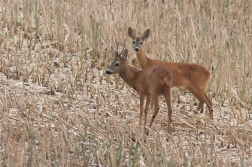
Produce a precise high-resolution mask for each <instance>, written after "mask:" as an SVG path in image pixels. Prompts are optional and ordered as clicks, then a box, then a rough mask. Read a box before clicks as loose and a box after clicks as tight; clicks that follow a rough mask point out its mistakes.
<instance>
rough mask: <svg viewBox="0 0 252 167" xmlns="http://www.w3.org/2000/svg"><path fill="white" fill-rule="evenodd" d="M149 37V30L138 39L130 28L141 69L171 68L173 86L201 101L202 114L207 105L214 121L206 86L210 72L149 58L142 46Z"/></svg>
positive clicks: (191, 66)
mask: <svg viewBox="0 0 252 167" xmlns="http://www.w3.org/2000/svg"><path fill="white" fill-rule="evenodd" d="M149 35H150V30H149V29H147V30H146V31H145V32H144V33H143V35H142V36H141V37H137V36H136V31H135V29H134V30H133V29H132V28H130V27H129V28H128V36H129V37H130V38H132V40H133V45H134V50H135V51H136V55H137V59H138V62H139V65H140V67H141V68H142V69H148V68H151V67H154V66H157V65H163V66H166V67H169V68H170V70H171V72H172V75H173V82H172V86H174V87H177V86H182V87H185V88H186V89H187V90H189V91H190V92H191V93H192V94H193V95H194V96H195V97H196V98H197V99H198V100H199V106H198V107H197V110H198V111H199V110H201V109H202V110H201V113H202V111H203V105H204V103H206V105H207V107H208V110H209V116H210V119H213V108H212V102H211V101H210V99H209V98H208V96H207V94H206V84H207V82H208V80H209V78H210V75H211V74H210V72H209V71H208V70H206V69H205V68H204V67H202V66H200V65H197V64H189V63H175V62H165V61H161V60H153V59H150V58H148V57H147V56H146V54H145V51H144V50H143V49H142V48H141V46H142V44H143V42H144V41H145V40H146V39H147V38H148V37H149Z"/></svg>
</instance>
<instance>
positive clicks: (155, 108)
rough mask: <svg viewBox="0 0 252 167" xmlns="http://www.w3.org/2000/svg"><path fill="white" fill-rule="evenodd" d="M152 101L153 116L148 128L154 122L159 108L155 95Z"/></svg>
mask: <svg viewBox="0 0 252 167" xmlns="http://www.w3.org/2000/svg"><path fill="white" fill-rule="evenodd" d="M152 100H153V103H154V113H153V116H152V118H151V122H150V124H149V127H151V126H152V124H153V122H154V119H155V118H156V116H157V113H158V111H159V108H160V107H159V104H158V95H157V94H155V95H153V96H152Z"/></svg>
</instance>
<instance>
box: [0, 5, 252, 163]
mask: <svg viewBox="0 0 252 167" xmlns="http://www.w3.org/2000/svg"><path fill="white" fill-rule="evenodd" d="M251 10H252V3H251V2H250V1H248V0H239V1H236V0H218V1H196V0H192V1H191V0H185V1H176V0H170V1H167V0H158V1H155V0H141V1H130V0H125V1H120V0H100V1H97V0H85V1H81V0H74V1H71V0H57V1H53V0H34V1H32V0H22V1H21V0H3V1H0V166H112V167H115V166H150V167H156V166H252V158H251V156H252V153H251V151H252V145H251V144H252V115H251V109H252V72H251V69H252V61H251V60H252V35H251V34H252V18H251V17H252V12H251ZM129 26H130V27H133V28H136V30H137V32H138V35H140V34H142V33H143V32H144V31H145V30H146V29H147V28H149V29H150V30H151V33H150V37H149V38H148V39H147V41H146V42H145V43H144V44H143V47H144V48H145V51H146V52H147V56H148V57H149V58H152V59H160V60H164V61H172V62H184V63H197V64H200V65H202V66H204V67H205V68H206V69H208V70H209V71H211V73H212V75H211V78H210V80H209V82H208V86H207V93H208V95H209V97H210V99H211V100H212V103H213V109H214V120H210V119H209V118H208V116H207V112H208V110H207V107H206V106H204V112H203V113H202V114H201V113H200V114H195V111H196V108H197V105H198V100H197V99H196V98H195V97H194V96H193V95H192V94H191V93H189V92H188V91H186V90H184V89H183V88H175V87H174V88H172V107H173V115H172V120H173V122H172V127H173V129H174V132H172V134H168V133H167V126H166V125H167V123H166V122H167V107H166V103H165V100H164V98H163V97H162V98H160V102H159V103H160V104H161V105H160V107H161V108H160V111H159V113H158V115H157V117H156V119H155V121H154V123H153V125H152V128H151V129H150V128H149V129H148V130H149V135H148V136H147V135H145V133H144V131H143V127H141V128H140V127H139V97H138V94H137V92H136V91H134V90H133V89H132V88H130V87H129V86H128V85H126V84H125V83H124V82H123V80H122V79H120V78H119V76H118V75H110V76H109V75H106V74H105V70H106V68H107V66H108V65H109V64H108V63H110V62H111V59H112V58H113V56H114V55H113V51H112V50H111V47H115V46H116V44H115V40H118V41H121V42H122V43H123V44H125V47H126V48H127V49H128V50H129V55H130V58H129V59H130V60H129V61H130V62H132V64H133V65H135V66H137V67H138V64H137V61H136V60H137V59H136V55H135V51H134V50H133V46H132V40H131V39H130V38H129V37H128V35H127V29H128V27H129ZM152 112H153V110H152V109H151V110H149V114H148V119H147V121H148V122H149V121H150V118H151V116H152Z"/></svg>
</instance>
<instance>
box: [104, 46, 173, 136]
mask: <svg viewBox="0 0 252 167" xmlns="http://www.w3.org/2000/svg"><path fill="white" fill-rule="evenodd" d="M127 57H128V50H127V49H125V50H123V51H122V52H121V53H120V54H119V53H118V51H115V57H114V60H113V61H112V63H111V65H110V66H109V67H108V69H107V70H106V74H116V73H118V74H119V76H120V77H121V78H122V79H123V80H124V81H125V82H126V83H127V84H128V85H129V86H130V87H132V88H134V89H135V90H136V91H137V92H138V94H139V95H140V120H139V125H140V126H141V123H142V115H143V110H144V128H145V127H146V119H147V113H148V107H149V104H150V101H151V102H152V103H153V104H154V114H153V116H152V119H151V122H150V124H149V127H151V126H152V123H153V121H154V119H155V117H156V115H157V113H158V111H159V104H158V96H159V95H160V94H164V96H165V100H166V104H167V107H168V132H169V133H170V132H171V115H172V109H171V87H172V74H171V71H170V70H169V69H168V68H167V67H164V66H156V67H153V68H150V69H145V70H137V69H136V68H135V67H133V66H130V65H128V63H127ZM145 97H147V100H146V104H145V108H144V109H143V107H144V106H143V105H144V99H145Z"/></svg>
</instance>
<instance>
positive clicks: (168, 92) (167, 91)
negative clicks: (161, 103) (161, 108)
mask: <svg viewBox="0 0 252 167" xmlns="http://www.w3.org/2000/svg"><path fill="white" fill-rule="evenodd" d="M164 96H165V101H166V104H167V107H168V133H171V121H172V119H171V117H172V107H171V106H172V105H171V86H166V87H165V89H164Z"/></svg>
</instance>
